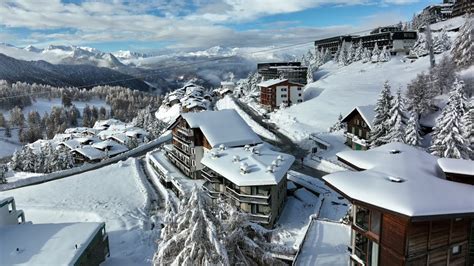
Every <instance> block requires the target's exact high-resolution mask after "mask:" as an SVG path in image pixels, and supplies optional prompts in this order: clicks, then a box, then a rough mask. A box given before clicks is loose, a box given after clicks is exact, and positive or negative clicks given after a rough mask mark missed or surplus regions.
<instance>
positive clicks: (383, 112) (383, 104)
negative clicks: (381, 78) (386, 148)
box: [370, 81, 393, 147]
mask: <svg viewBox="0 0 474 266" xmlns="http://www.w3.org/2000/svg"><path fill="white" fill-rule="evenodd" d="M392 99H393V96H392V93H391V91H390V85H389V84H388V81H386V82H385V84H384V87H383V89H382V91H381V92H380V96H379V98H378V99H377V103H376V105H375V118H374V121H373V125H374V126H373V129H372V131H371V133H370V146H371V147H378V146H380V145H383V144H386V143H387V142H386V141H385V136H387V134H388V132H389V128H388V127H387V121H388V120H389V119H390V110H391V109H392Z"/></svg>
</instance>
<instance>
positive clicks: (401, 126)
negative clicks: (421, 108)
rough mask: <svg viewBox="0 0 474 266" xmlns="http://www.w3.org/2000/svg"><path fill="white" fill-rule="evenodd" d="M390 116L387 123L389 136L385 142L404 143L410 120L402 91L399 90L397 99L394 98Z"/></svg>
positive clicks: (384, 139)
mask: <svg viewBox="0 0 474 266" xmlns="http://www.w3.org/2000/svg"><path fill="white" fill-rule="evenodd" d="M389 116H390V118H389V119H388V120H387V121H386V127H387V135H386V136H385V137H383V142H385V143H389V142H404V140H405V126H406V122H407V119H408V118H407V115H406V111H405V107H404V103H403V97H402V92H401V90H400V89H398V91H397V95H396V97H394V98H393V101H392V108H391V109H390V111H389Z"/></svg>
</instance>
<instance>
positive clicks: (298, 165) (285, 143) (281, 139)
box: [234, 99, 328, 178]
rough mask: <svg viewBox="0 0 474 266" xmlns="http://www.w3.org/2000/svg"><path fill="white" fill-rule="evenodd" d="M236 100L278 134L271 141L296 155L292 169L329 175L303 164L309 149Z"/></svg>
mask: <svg viewBox="0 0 474 266" xmlns="http://www.w3.org/2000/svg"><path fill="white" fill-rule="evenodd" d="M234 102H235V103H236V104H237V105H238V106H239V107H240V108H241V109H242V110H243V111H244V112H245V113H247V114H248V115H249V116H250V117H251V118H252V119H253V120H254V121H255V122H257V123H258V124H260V125H261V126H262V127H264V128H266V129H268V130H269V131H271V132H272V133H273V134H275V136H277V138H278V141H277V142H276V143H275V142H274V141H273V142H271V143H272V144H274V145H275V146H278V148H280V149H281V150H282V151H283V152H286V153H289V154H292V155H293V156H295V158H296V161H295V163H294V164H293V166H292V167H291V169H292V170H295V171H297V172H301V173H303V174H306V175H310V176H314V177H317V178H321V177H322V176H324V175H327V174H328V173H326V172H323V171H319V170H316V169H313V168H310V167H304V165H303V164H302V161H301V159H302V158H304V157H305V156H306V155H307V154H308V151H307V150H305V149H302V148H301V147H299V146H298V145H297V144H295V143H293V141H292V140H291V139H290V138H288V137H287V136H286V135H285V134H283V133H281V132H280V131H279V130H278V128H275V127H273V126H272V125H271V124H268V123H266V122H265V121H264V120H263V118H262V117H261V116H260V115H258V114H256V113H255V112H254V111H253V110H252V109H251V108H249V107H248V106H247V105H245V104H243V103H242V102H240V101H239V100H237V99H235V100H234Z"/></svg>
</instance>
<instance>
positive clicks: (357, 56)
mask: <svg viewBox="0 0 474 266" xmlns="http://www.w3.org/2000/svg"><path fill="white" fill-rule="evenodd" d="M363 53H364V47H363V45H362V39H361V40H360V41H359V44H358V45H357V48H356V49H355V51H354V57H353V58H352V61H353V62H357V61H360V60H362V57H363Z"/></svg>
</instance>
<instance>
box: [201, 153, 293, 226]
mask: <svg viewBox="0 0 474 266" xmlns="http://www.w3.org/2000/svg"><path fill="white" fill-rule="evenodd" d="M294 160H295V158H294V157H293V156H291V155H288V154H284V153H279V152H275V151H272V150H270V149H269V148H268V147H267V145H266V144H258V145H256V146H253V147H251V146H250V145H246V146H245V147H237V148H226V147H224V146H221V147H219V148H213V149H211V150H210V151H207V152H205V153H204V156H203V159H202V161H201V162H202V164H203V166H204V168H203V169H202V171H201V177H203V178H204V179H205V180H206V182H205V183H204V185H203V189H204V191H206V195H208V196H209V198H210V199H213V200H216V199H217V198H220V197H221V196H223V197H225V198H228V199H230V200H231V202H232V203H234V204H235V206H236V207H237V208H238V209H240V210H241V211H243V212H245V213H248V214H249V217H250V219H251V220H253V221H255V222H258V223H261V224H263V225H266V226H269V227H271V226H273V224H274V222H275V220H276V219H277V218H278V217H279V215H280V214H281V212H282V210H283V205H284V202H285V199H286V188H287V181H286V173H287V171H288V169H289V168H290V167H291V165H292V164H293V162H294Z"/></svg>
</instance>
